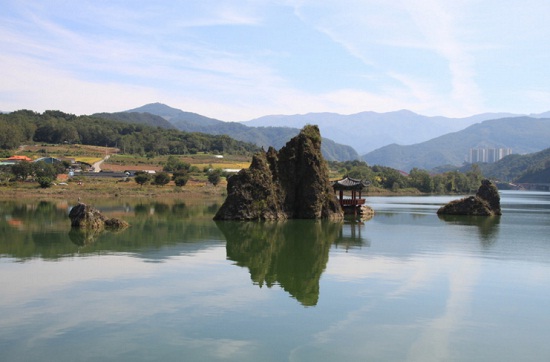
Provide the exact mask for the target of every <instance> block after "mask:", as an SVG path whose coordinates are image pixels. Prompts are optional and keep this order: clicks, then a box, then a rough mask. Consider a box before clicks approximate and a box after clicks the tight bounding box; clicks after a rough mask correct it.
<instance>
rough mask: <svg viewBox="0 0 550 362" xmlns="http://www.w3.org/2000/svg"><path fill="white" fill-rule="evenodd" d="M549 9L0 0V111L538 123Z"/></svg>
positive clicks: (372, 0)
mask: <svg viewBox="0 0 550 362" xmlns="http://www.w3.org/2000/svg"><path fill="white" fill-rule="evenodd" d="M549 15H550V2H548V0H524V1H516V0H498V1H496V0H392V1H383V0H311V1H310V0H297V1H290V0H271V1H270V0H264V1H262V0H257V1H254V0H233V1H229V0H227V1H224V0H201V1H191V0H187V1H164V0H156V1H150V0H149V1H141V0H131V1H130V0H109V1H106V0H92V1H87V0H78V1H73V0H57V1H55V0H40V1H34V0H25V1H20V0H13V1H12V0H0V111H4V112H9V111H14V110H18V109H31V110H34V111H37V112H43V111H44V110H48V109H50V110H61V111H64V112H68V113H74V114H77V115H81V114H92V113H95V112H118V111H124V110H128V109H132V108H136V107H139V106H142V105H144V104H147V103H154V102H160V103H164V104H167V105H169V106H171V107H175V108H179V109H182V110H184V111H188V112H195V113H199V114H202V115H204V116H208V117H212V118H216V119H220V120H223V121H246V120H250V119H254V118H257V117H261V116H264V115H271V114H305V113H310V112H335V113H341V114H353V113H358V112H363V111H375V112H389V111H397V110H401V109H408V110H411V111H414V112H416V113H420V114H423V115H428V116H436V115H441V116H447V117H465V116H469V115H473V114H477V113H483V112H512V113H518V114H531V113H542V112H546V111H549V110H550V82H549V81H548V80H549V79H550V41H548V39H550V21H548V16H549Z"/></svg>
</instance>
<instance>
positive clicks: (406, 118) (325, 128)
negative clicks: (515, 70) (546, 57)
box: [242, 110, 518, 154]
mask: <svg viewBox="0 0 550 362" xmlns="http://www.w3.org/2000/svg"><path fill="white" fill-rule="evenodd" d="M514 116H518V115H514V114H511V113H483V114H477V115H474V116H470V117H465V118H448V117H442V116H435V117H428V116H423V115H419V114H416V113H414V112H411V111H408V110H401V111H395V112H387V113H377V112H361V113H356V114H351V115H341V114H337V113H308V114H303V115H290V116H287V115H273V116H265V117H260V118H257V119H254V120H251V121H247V122H242V123H243V124H246V125H250V126H256V127H261V126H263V127H268V126H285V127H303V126H304V125H305V124H308V123H310V124H317V125H318V126H319V129H320V130H321V134H323V135H324V136H325V137H328V138H330V139H332V140H334V141H335V142H338V143H342V144H347V145H350V146H351V147H353V148H354V149H355V150H357V152H359V154H365V153H368V152H370V151H373V150H375V149H378V148H380V147H384V146H387V145H389V144H394V143H395V144H400V145H412V144H416V143H420V142H424V141H428V140H430V139H433V138H436V137H439V136H442V135H444V134H447V133H451V132H456V131H460V130H462V129H464V128H466V127H468V126H471V125H473V124H476V123H479V122H482V121H485V120H489V119H497V118H505V117H514Z"/></svg>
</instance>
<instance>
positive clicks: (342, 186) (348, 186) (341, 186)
mask: <svg viewBox="0 0 550 362" xmlns="http://www.w3.org/2000/svg"><path fill="white" fill-rule="evenodd" d="M367 185H368V184H367V183H365V182H363V181H362V180H358V179H354V178H351V177H348V176H346V177H344V178H343V179H341V180H337V181H333V182H332V188H333V189H335V190H362V189H363V188H365V187H367Z"/></svg>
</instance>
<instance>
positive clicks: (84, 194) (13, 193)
mask: <svg viewBox="0 0 550 362" xmlns="http://www.w3.org/2000/svg"><path fill="white" fill-rule="evenodd" d="M226 188H227V183H226V181H225V179H222V182H221V183H220V184H219V185H217V186H213V185H212V184H208V183H207V182H203V181H193V180H191V181H190V182H189V183H188V184H187V185H185V186H183V187H178V186H175V185H174V183H173V182H170V183H169V184H168V185H165V186H154V185H144V186H140V185H138V184H136V183H135V182H134V181H133V180H130V181H128V182H117V181H114V180H110V179H105V180H102V179H93V180H86V181H84V182H83V183H82V185H79V184H78V183H77V182H68V183H67V184H66V185H54V186H52V187H49V188H41V187H40V186H38V185H37V184H36V183H32V182H17V183H14V184H11V185H9V186H0V199H11V200H13V199H20V200H28V199H33V200H49V199H67V200H75V202H76V201H77V200H78V199H79V198H80V199H81V200H93V199H105V198H147V199H157V198H172V199H177V200H184V199H195V200H200V199H204V200H209V199H218V200H219V199H224V198H225V196H226V195H227V191H226ZM421 195H425V194H422V193H420V192H418V190H414V189H403V190H397V191H390V190H385V189H380V188H369V190H368V192H364V193H363V197H366V198H368V197H369V196H421Z"/></svg>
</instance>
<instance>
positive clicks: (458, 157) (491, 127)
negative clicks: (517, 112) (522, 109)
mask: <svg viewBox="0 0 550 362" xmlns="http://www.w3.org/2000/svg"><path fill="white" fill-rule="evenodd" d="M549 146H550V119H548V118H546V119H536V118H530V117H516V118H502V119H495V120H489V121H484V122H482V123H479V124H475V125H472V126H470V127H468V128H466V129H464V130H462V131H459V132H453V133H449V134H446V135H444V136H440V137H437V138H434V139H432V140H430V141H427V142H422V143H418V144H415V145H410V146H399V145H396V144H392V145H389V146H386V147H382V148H379V149H377V150H375V151H373V152H370V153H368V154H366V155H364V156H362V159H363V160H365V161H366V162H367V163H369V164H373V165H375V164H376V165H384V166H389V167H393V168H396V169H399V170H403V171H409V170H411V169H412V168H414V167H417V168H421V169H427V170H431V169H433V168H435V167H437V166H441V165H455V166H456V167H460V166H461V165H462V164H463V163H464V161H465V160H466V159H467V155H468V153H469V150H470V148H477V147H488V148H495V147H502V148H511V149H512V150H513V153H515V154H524V153H533V152H537V151H540V150H543V149H545V148H547V147H549Z"/></svg>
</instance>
